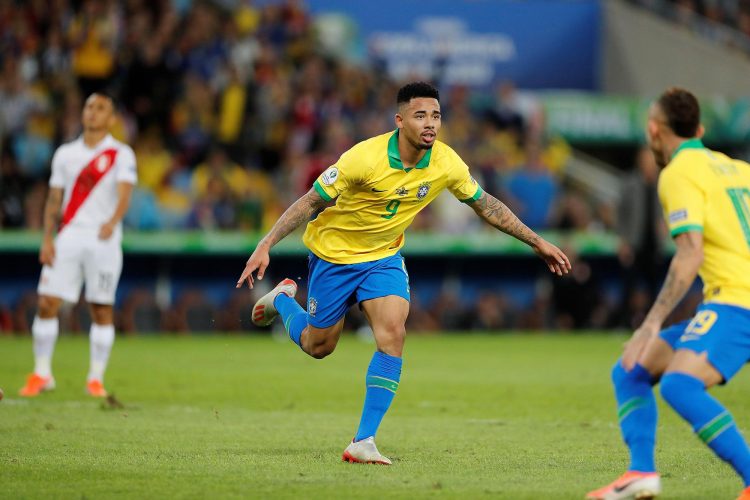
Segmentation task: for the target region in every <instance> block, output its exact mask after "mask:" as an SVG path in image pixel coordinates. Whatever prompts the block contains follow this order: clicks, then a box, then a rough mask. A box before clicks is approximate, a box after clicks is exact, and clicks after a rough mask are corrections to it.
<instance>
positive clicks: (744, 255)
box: [659, 139, 750, 308]
mask: <svg viewBox="0 0 750 500" xmlns="http://www.w3.org/2000/svg"><path fill="white" fill-rule="evenodd" d="M659 199H660V200H661V204H662V208H663V210H664V216H665V218H666V220H667V224H668V225H669V231H670V234H671V235H672V237H675V236H677V235H678V234H681V233H684V232H687V231H701V232H702V233H703V254H704V259H703V264H702V265H701V267H700V270H699V275H700V277H701V279H702V280H703V283H704V287H703V298H704V301H705V302H718V303H723V304H730V305H736V306H741V307H745V308H750V165H748V164H747V163H745V162H743V161H740V160H735V159H732V158H729V157H728V156H726V155H724V154H722V153H718V152H716V151H711V150H710V149H707V148H705V147H704V146H703V143H702V142H701V141H700V140H698V139H690V140H688V141H685V142H684V143H682V145H681V146H680V147H679V148H678V149H677V151H675V153H674V155H673V156H672V160H671V161H670V162H669V164H668V165H667V166H666V168H664V170H663V171H662V172H661V175H660V176H659Z"/></svg>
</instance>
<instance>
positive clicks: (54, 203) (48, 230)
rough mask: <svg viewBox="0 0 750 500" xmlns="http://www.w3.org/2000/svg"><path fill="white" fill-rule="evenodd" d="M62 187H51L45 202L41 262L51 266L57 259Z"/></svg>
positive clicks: (40, 250)
mask: <svg viewBox="0 0 750 500" xmlns="http://www.w3.org/2000/svg"><path fill="white" fill-rule="evenodd" d="M62 199H63V190H62V188H57V187H51V188H49V193H47V201H46V202H45V203H44V236H43V238H42V246H41V248H40V249H39V262H40V263H42V264H45V265H48V266H51V265H52V264H53V263H54V261H55V241H54V239H55V228H56V227H57V226H58V224H59V223H60V209H61V208H62Z"/></svg>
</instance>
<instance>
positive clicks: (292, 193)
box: [0, 0, 613, 231]
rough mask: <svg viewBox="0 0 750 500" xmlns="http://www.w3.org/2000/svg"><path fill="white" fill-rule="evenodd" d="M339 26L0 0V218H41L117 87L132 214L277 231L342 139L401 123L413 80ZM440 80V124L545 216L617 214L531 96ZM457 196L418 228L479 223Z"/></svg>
mask: <svg viewBox="0 0 750 500" xmlns="http://www.w3.org/2000/svg"><path fill="white" fill-rule="evenodd" d="M326 29H330V26H329V25H327V24H321V25H316V24H315V19H314V18H312V17H311V15H310V14H309V12H308V11H307V10H306V8H305V5H304V3H303V2H300V1H297V0H281V1H279V2H270V3H269V2H266V3H264V4H263V5H262V6H255V5H254V4H253V2H252V1H250V0H238V1H235V2H209V1H202V0H126V1H116V0H82V1H75V0H51V1H47V0H30V1H18V0H0V33H2V36H0V58H1V59H0V147H1V150H0V227H4V228H31V229H38V228H39V227H40V225H41V221H42V217H41V211H42V206H43V203H44V197H45V192H46V183H47V179H48V176H49V164H50V159H51V156H52V154H53V152H54V149H55V148H56V147H57V146H58V145H59V144H61V143H63V142H66V141H70V140H72V139H74V138H76V137H77V135H78V134H79V133H80V120H79V117H80V110H81V107H82V102H83V100H84V99H85V98H86V97H87V96H88V95H89V94H90V93H91V92H93V91H95V90H106V91H107V92H108V93H110V94H111V95H113V96H114V97H115V98H116V100H117V102H118V103H119V110H120V113H119V121H118V123H117V126H116V128H115V130H114V135H115V136H116V137H118V138H120V139H122V140H124V141H126V142H128V143H129V144H131V145H132V146H133V148H134V150H135V152H136V157H137V161H138V172H139V185H138V189H137V190H136V192H135V194H134V199H133V203H132V208H131V210H130V212H129V214H128V216H127V219H126V224H127V226H129V227H131V228H136V229H144V230H147V229H242V230H262V229H267V228H268V227H269V226H270V224H272V223H273V221H274V220H275V219H276V218H277V217H278V215H280V213H281V211H282V210H283V209H284V208H285V207H286V206H288V204H290V203H291V202H292V201H293V200H294V199H296V198H297V197H298V196H299V195H300V194H302V193H303V192H305V191H306V190H307V189H309V187H310V186H311V184H312V181H313V180H314V179H315V177H316V176H317V175H318V174H319V173H320V172H322V171H323V170H324V169H325V168H326V167H327V166H329V165H331V164H332V163H334V162H335V161H336V159H337V158H338V156H339V155H340V154H341V153H342V152H343V151H345V150H346V149H348V148H349V147H351V146H352V145H354V144H355V143H356V142H357V141H359V140H362V139H364V138H367V137H371V136H373V135H377V134H380V133H384V132H387V131H388V130H391V129H393V128H394V124H393V118H392V117H393V113H394V109H395V105H394V101H395V95H396V91H397V89H398V87H399V86H400V84H402V83H403V82H394V81H392V80H390V79H388V78H387V76H386V75H385V74H384V73H383V72H382V71H381V70H380V69H379V67H378V64H377V62H375V63H372V64H362V63H359V64H358V63H353V62H350V61H348V60H345V59H343V58H341V57H339V56H337V55H336V52H335V51H329V50H327V48H326V45H325V44H324V43H322V42H321V40H324V39H329V38H331V37H327V36H325V34H324V33H323V31H325V30H326ZM436 83H437V84H438V85H439V83H440V82H436ZM441 90H443V96H442V104H443V107H444V111H445V113H444V116H445V123H444V129H443V133H442V139H444V140H445V141H446V142H448V143H449V144H450V145H451V146H452V147H453V148H454V149H456V150H457V151H458V152H459V153H460V154H461V155H462V156H463V157H464V159H465V160H466V161H467V163H468V164H469V165H471V166H472V169H473V170H474V171H475V175H476V176H477V177H478V178H479V179H480V180H481V181H482V182H483V185H484V186H485V187H486V189H487V190H488V191H490V192H493V193H495V194H496V195H498V196H502V197H503V198H504V199H505V200H507V202H508V203H509V204H510V205H511V206H512V207H513V208H515V209H516V210H517V211H518V212H519V214H520V215H521V216H522V217H523V218H524V220H526V221H527V222H528V223H529V224H530V225H531V226H533V227H535V228H550V227H560V228H571V227H572V228H579V229H589V228H590V226H597V227H611V226H612V223H613V221H612V214H611V210H610V211H608V210H607V209H606V207H598V206H595V205H591V206H590V205H588V204H587V203H585V202H583V201H582V200H581V199H580V198H579V197H570V196H567V195H568V192H567V190H566V187H565V186H563V185H561V179H560V176H559V172H560V170H561V168H562V166H563V165H564V164H565V162H566V160H567V157H568V155H569V148H568V146H567V144H565V143H564V142H563V141H562V140H560V139H557V138H549V137H545V135H544V132H543V131H544V124H543V120H544V117H543V112H542V109H541V106H540V105H539V103H538V102H537V100H536V99H535V98H534V96H533V95H531V94H529V93H526V92H523V91H520V90H518V89H516V88H515V86H514V85H513V83H512V82H502V83H500V84H499V85H498V86H497V88H496V90H495V91H492V92H484V93H477V92H470V91H469V90H468V89H466V88H462V87H453V88H442V89H441ZM447 203H450V202H447ZM453 208H454V207H453V206H452V205H448V208H446V207H435V208H434V210H432V211H430V212H428V213H426V214H424V216H423V217H422V218H421V219H420V220H419V221H418V223H417V227H419V228H424V229H429V228H435V229H441V230H447V231H465V230H467V223H469V222H470V224H468V227H469V228H470V229H473V228H475V227H479V225H478V224H476V225H475V222H474V220H473V218H472V219H467V220H463V219H461V218H453V217H452V216H451V215H452V214H453V213H454V210H453Z"/></svg>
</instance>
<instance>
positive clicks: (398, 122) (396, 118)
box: [393, 113, 404, 128]
mask: <svg viewBox="0 0 750 500" xmlns="http://www.w3.org/2000/svg"><path fill="white" fill-rule="evenodd" d="M393 121H394V122H395V123H396V127H397V128H404V118H403V117H402V116H401V113H396V115H395V116H394V117H393Z"/></svg>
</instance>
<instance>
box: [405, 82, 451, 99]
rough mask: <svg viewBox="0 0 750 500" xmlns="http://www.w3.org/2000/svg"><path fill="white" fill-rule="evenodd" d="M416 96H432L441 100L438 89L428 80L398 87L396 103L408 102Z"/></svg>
mask: <svg viewBox="0 0 750 500" xmlns="http://www.w3.org/2000/svg"><path fill="white" fill-rule="evenodd" d="M415 97H431V98H433V99H436V100H437V101H438V102H440V93H439V92H438V89H436V88H435V87H433V86H432V85H430V84H429V83H427V82H411V83H407V84H406V85H404V86H403V87H401V88H400V89H398V95H397V96H396V104H406V103H408V102H409V101H411V100H412V99H414V98H415Z"/></svg>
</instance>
